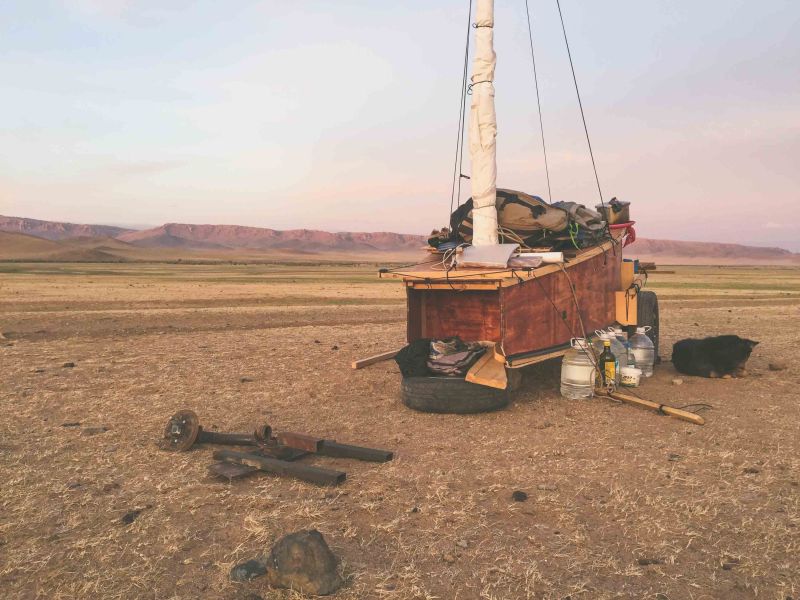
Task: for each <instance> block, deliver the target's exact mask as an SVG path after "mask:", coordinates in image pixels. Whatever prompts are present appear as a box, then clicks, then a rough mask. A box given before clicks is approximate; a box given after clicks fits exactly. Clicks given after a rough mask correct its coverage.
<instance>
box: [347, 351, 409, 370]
mask: <svg viewBox="0 0 800 600" xmlns="http://www.w3.org/2000/svg"><path fill="white" fill-rule="evenodd" d="M398 352H400V350H389V351H388V352H381V353H380V354H376V355H375V356H370V357H367V358H362V359H361V360H354V361H353V362H352V363H351V365H350V366H352V367H353V368H354V369H363V368H364V367H368V366H369V365H374V364H375V363H379V362H382V361H384V360H389V359H390V358H394V357H395V356H397V353H398Z"/></svg>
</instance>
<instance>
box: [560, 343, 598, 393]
mask: <svg viewBox="0 0 800 600" xmlns="http://www.w3.org/2000/svg"><path fill="white" fill-rule="evenodd" d="M570 346H572V347H571V348H570V349H569V350H567V353H566V354H565V355H564V358H563V359H562V360H561V395H562V396H563V397H564V398H569V399H571V400H578V399H580V398H591V397H592V396H593V395H594V379H595V366H594V365H595V359H594V356H593V355H592V347H591V345H590V344H589V342H588V341H587V340H586V339H584V338H572V339H571V340H570Z"/></svg>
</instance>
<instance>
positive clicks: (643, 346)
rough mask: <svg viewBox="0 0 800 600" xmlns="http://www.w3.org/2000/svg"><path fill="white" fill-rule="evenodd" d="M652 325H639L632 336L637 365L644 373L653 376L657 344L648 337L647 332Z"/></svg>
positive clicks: (632, 347)
mask: <svg viewBox="0 0 800 600" xmlns="http://www.w3.org/2000/svg"><path fill="white" fill-rule="evenodd" d="M650 329H651V327H647V326H645V327H637V328H636V333H635V334H634V335H632V336H631V341H630V344H631V350H632V351H633V356H634V357H635V358H636V366H637V367H638V368H639V369H641V370H642V375H644V376H645V377H651V376H652V375H653V363H654V362H655V358H656V350H655V346H653V341H652V340H651V339H650V338H649V337H647V332H648V331H650Z"/></svg>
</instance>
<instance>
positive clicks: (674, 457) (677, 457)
mask: <svg viewBox="0 0 800 600" xmlns="http://www.w3.org/2000/svg"><path fill="white" fill-rule="evenodd" d="M681 458H683V457H682V456H681V455H680V454H674V453H673V454H670V455H669V456H668V457H667V460H671V461H673V462H675V461H678V460H680V459H681Z"/></svg>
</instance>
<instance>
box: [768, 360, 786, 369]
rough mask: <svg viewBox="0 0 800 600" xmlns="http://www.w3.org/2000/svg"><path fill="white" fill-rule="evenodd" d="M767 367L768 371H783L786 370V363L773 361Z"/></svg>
mask: <svg viewBox="0 0 800 600" xmlns="http://www.w3.org/2000/svg"><path fill="white" fill-rule="evenodd" d="M768 366H769V370H770V371H785V370H786V368H787V365H786V362H785V361H782V360H774V361H772V362H771V363H769V365H768Z"/></svg>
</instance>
